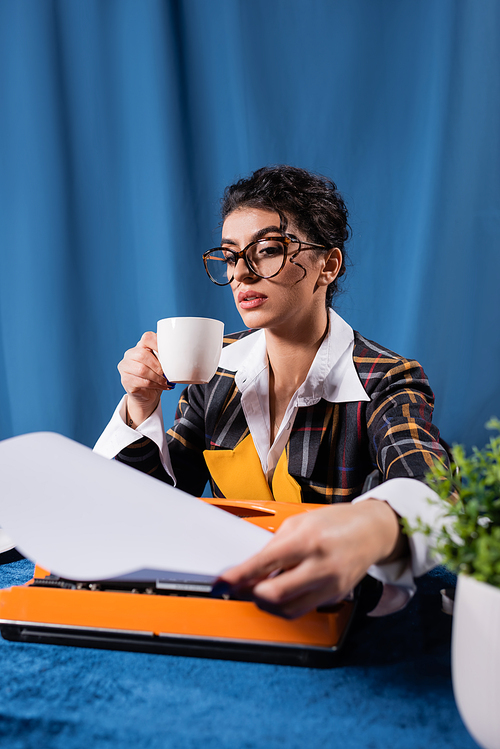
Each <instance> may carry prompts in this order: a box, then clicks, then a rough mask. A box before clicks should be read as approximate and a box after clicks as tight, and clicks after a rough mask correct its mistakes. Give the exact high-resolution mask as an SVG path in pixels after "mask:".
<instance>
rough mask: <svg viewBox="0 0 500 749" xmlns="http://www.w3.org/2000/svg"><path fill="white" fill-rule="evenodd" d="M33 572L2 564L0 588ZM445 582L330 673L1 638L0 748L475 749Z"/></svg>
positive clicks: (432, 586)
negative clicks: (444, 609)
mask: <svg viewBox="0 0 500 749" xmlns="http://www.w3.org/2000/svg"><path fill="white" fill-rule="evenodd" d="M32 570H33V566H32V564H31V563H30V562H28V561H26V560H21V561H18V562H14V563H12V564H7V565H3V566H0V587H6V586H9V585H17V584H21V583H23V582H25V581H26V580H28V579H29V578H30V577H31V575H32ZM443 576H444V573H443V571H442V570H441V571H439V570H438V571H437V572H436V573H434V575H432V574H431V575H427V576H426V577H425V578H422V579H421V581H420V582H419V594H418V595H417V597H416V600H414V601H413V602H412V603H411V605H410V606H409V607H408V608H407V609H406V610H405V611H403V612H400V613H398V614H393V615H392V616H389V617H385V618H384V619H379V620H365V621H364V622H362V623H361V624H360V625H359V626H358V627H357V628H356V629H355V630H354V631H353V632H352V633H351V636H350V638H349V641H348V643H347V644H346V647H345V650H344V655H343V659H342V662H341V664H340V665H339V666H338V667H336V668H334V669H331V670H326V671H322V670H314V669H305V668H295V667H292V666H271V665H265V664H259V663H238V662H233V661H218V660H205V659H201V658H183V657H174V656H165V655H146V654H143V653H125V652H116V651H105V650H87V649H80V648H73V647H60V646H55V645H32V644H22V643H13V642H7V641H6V640H3V639H0V706H1V707H0V747H2V749H4V747H5V748H6V749H7V748H8V749H31V748H33V749H76V748H77V747H78V749H80V748H82V749H94V748H96V749H97V748H99V749H101V748H102V749H104V748H108V747H119V748H120V749H121V748H122V747H123V749H129V747H130V749H143V748H144V749H146V748H147V749H190V748H191V747H200V748H201V747H203V749H212V747H213V748H214V749H216V748H217V749H225V748H227V749H240V748H241V749H243V748H245V749H251V748H252V747H263V748H265V749H278V748H280V749H285V748H286V749H295V747H297V748H298V747H313V748H316V747H328V749H335V747H339V749H340V747H342V749H389V748H391V749H430V748H431V747H432V749H474V747H477V745H476V743H475V742H474V741H473V740H472V739H471V738H470V736H469V734H468V733H467V731H466V729H465V727H464V725H463V723H462V721H461V719H460V716H459V714H458V712H457V709H456V707H455V702H454V699H453V694H452V688H451V678H450V625H451V618H450V617H447V616H446V615H445V614H442V613H441V612H440V597H439V592H438V591H439V588H440V587H443V579H444V577H443Z"/></svg>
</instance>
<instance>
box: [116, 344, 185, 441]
mask: <svg viewBox="0 0 500 749" xmlns="http://www.w3.org/2000/svg"><path fill="white" fill-rule="evenodd" d="M157 350H158V349H157V341H156V333H153V332H151V331H148V332H147V333H144V335H143V336H142V338H141V340H140V341H139V343H138V344H137V346H134V348H131V349H129V350H128V351H126V352H125V355H124V357H123V359H122V360H121V362H120V363H119V364H118V371H119V373H120V375H121V380H122V385H123V387H124V388H125V391H126V393H127V411H128V416H129V424H130V419H131V420H132V425H131V426H133V427H136V426H138V425H139V424H142V422H143V421H145V419H147V418H148V416H151V414H152V413H153V411H154V410H155V409H156V407H157V406H158V403H159V402H160V398H161V394H162V392H163V391H164V390H171V389H172V387H173V385H171V384H170V383H169V382H168V380H167V379H166V378H165V375H164V374H163V370H162V367H161V364H160V362H159V361H158V359H157V357H156V356H155V354H154V353H153V352H154V351H157Z"/></svg>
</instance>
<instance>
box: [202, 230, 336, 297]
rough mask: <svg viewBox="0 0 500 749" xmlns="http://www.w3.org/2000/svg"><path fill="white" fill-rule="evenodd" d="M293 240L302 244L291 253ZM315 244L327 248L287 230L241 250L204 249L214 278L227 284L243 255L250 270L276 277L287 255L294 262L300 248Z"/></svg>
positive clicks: (301, 250)
mask: <svg viewBox="0 0 500 749" xmlns="http://www.w3.org/2000/svg"><path fill="white" fill-rule="evenodd" d="M291 244H298V245H299V247H298V249H297V250H294V251H293V253H292V254H291V255H290V256H288V247H289V245H291ZM302 245H306V246H304V247H303V246H302ZM311 248H314V249H318V250H326V249H327V247H325V246H324V245H322V244H313V243H312V242H301V241H300V240H298V239H296V238H295V237H291V236H288V235H287V234H285V235H283V236H280V237H265V238H264V239H257V241H255V242H250V244H247V246H246V247H244V248H243V249H242V250H240V252H235V251H234V250H230V249H229V248H228V247H214V249H213V250H208V252H205V253H204V255H203V263H204V264H205V270H206V272H207V274H208V277H209V278H210V280H211V281H213V282H214V283H215V284H217V286H227V285H228V284H230V283H231V281H232V280H233V279H234V270H235V268H236V264H237V262H238V260H239V259H240V258H243V260H244V261H245V263H246V266H247V268H248V270H249V271H250V273H253V274H254V275H255V276H258V277H259V278H274V276H277V275H278V273H281V271H282V270H283V268H284V267H285V263H286V259H287V257H290V261H291V262H293V259H294V258H295V256H296V255H298V254H299V252H303V251H304V250H309V249H311Z"/></svg>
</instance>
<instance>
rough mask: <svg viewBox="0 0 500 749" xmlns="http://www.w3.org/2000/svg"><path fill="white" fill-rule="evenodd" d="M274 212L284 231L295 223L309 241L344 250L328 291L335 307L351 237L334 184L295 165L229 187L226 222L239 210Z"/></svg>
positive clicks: (275, 168) (328, 300)
mask: <svg viewBox="0 0 500 749" xmlns="http://www.w3.org/2000/svg"><path fill="white" fill-rule="evenodd" d="M244 207H249V208H262V209H264V210H273V211H276V213H278V214H279V216H280V221H281V230H282V231H283V232H285V231H286V229H287V225H288V223H289V222H290V223H293V224H294V225H295V226H296V228H297V229H298V230H299V231H300V232H301V233H303V234H304V235H305V236H306V237H307V239H309V240H310V241H311V242H314V243H316V244H323V245H325V246H326V247H329V248H330V247H332V248H333V247H338V248H339V250H341V251H342V266H341V269H340V271H339V274H338V276H337V278H336V279H335V281H333V282H332V283H331V284H330V285H329V286H328V289H327V294H326V303H327V305H330V304H331V301H332V298H333V295H334V294H335V293H337V291H338V280H339V278H340V276H343V275H344V273H345V271H346V260H347V255H346V252H345V249H344V245H345V243H346V242H347V240H348V239H349V236H350V226H349V224H348V221H347V218H348V215H349V214H348V210H347V207H346V205H345V203H344V200H343V198H342V196H341V195H340V193H339V192H338V190H337V186H336V184H335V183H334V182H332V181H331V180H329V179H327V178H326V177H323V176H321V175H317V174H312V173H311V172H308V171H306V170H305V169H300V168H299V167H295V166H286V165H278V166H265V167H262V169H257V171H256V172H254V173H253V174H251V175H250V177H248V178H243V179H240V180H238V182H235V184H234V185H229V186H228V187H226V189H225V190H224V195H223V197H222V206H221V216H222V221H224V220H225V219H226V217H227V216H229V214H230V213H232V212H233V211H235V210H237V209H238V208H244Z"/></svg>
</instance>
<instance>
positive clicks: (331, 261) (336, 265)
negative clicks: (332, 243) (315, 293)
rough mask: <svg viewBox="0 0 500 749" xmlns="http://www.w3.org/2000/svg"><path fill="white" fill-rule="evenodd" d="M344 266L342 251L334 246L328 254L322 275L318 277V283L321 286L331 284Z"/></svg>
mask: <svg viewBox="0 0 500 749" xmlns="http://www.w3.org/2000/svg"><path fill="white" fill-rule="evenodd" d="M341 268H342V252H341V250H339V248H338V247H334V248H333V249H332V250H330V254H329V255H326V261H325V265H324V267H323V270H322V271H321V274H320V277H319V278H318V284H319V285H320V286H329V285H330V284H331V283H332V282H333V281H335V279H336V278H337V276H338V274H339V273H340V269H341Z"/></svg>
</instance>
